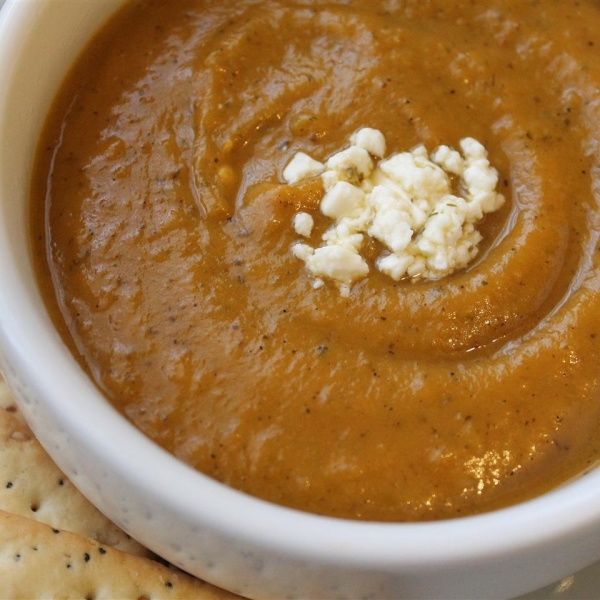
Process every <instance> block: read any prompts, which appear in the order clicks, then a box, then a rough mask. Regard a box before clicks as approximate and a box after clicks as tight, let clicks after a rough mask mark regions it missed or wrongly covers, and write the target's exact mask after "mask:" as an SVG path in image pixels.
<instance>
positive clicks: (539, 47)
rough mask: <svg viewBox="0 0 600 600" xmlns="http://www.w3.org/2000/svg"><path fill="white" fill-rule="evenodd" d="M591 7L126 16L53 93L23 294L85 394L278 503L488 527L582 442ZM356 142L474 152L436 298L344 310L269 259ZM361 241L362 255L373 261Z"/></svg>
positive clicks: (380, 301)
mask: <svg viewBox="0 0 600 600" xmlns="http://www.w3.org/2000/svg"><path fill="white" fill-rule="evenodd" d="M598 31H600V3H598V2H597V1H594V0H589V1H585V0H578V1H572V0H562V1H560V2H558V1H557V2H550V1H538V0H531V1H529V0H481V1H478V0H457V1H454V2H447V1H446V0H437V1H436V0H431V1H428V2H421V1H416V0H415V1H411V0H369V2H363V1H360V0H329V1H325V0H312V1H308V0H296V1H292V0H265V1H260V2H259V1H256V0H235V1H234V0H224V1H221V2H209V1H208V0H178V1H177V2H164V1H162V0H141V1H137V0H136V1H134V2H131V3H130V4H128V5H127V6H126V8H125V9H124V10H123V11H121V12H120V13H119V14H118V15H117V16H116V17H115V19H114V20H113V21H111V23H110V24H109V25H107V26H106V27H105V28H104V30H103V31H102V32H101V33H100V34H99V35H98V36H97V38H96V39H95V40H94V41H93V42H92V43H91V45H90V46H89V47H88V49H87V50H86V52H85V53H84V54H83V55H82V57H81V59H80V60H79V61H78V63H77V64H76V65H75V66H74V68H73V70H72V73H71V74H70V76H69V77H68V79H67V80H66V82H65V83H64V85H63V87H62V89H61V92H60V94H59V97H58V99H57V100H56V102H55V105H54V108H53V110H52V113H51V114H50V116H49V119H48V123H47V127H46V131H45V133H44V135H43V139H42V141H41V145H40V150H39V155H38V160H37V164H36V172H35V176H34V181H33V191H32V232H33V233H32V239H33V246H34V252H35V255H36V258H37V262H38V267H39V273H40V281H41V283H42V286H43V289H44V290H45V294H46V297H47V301H48V305H49V307H50V310H51V312H52V314H53V315H54V317H55V320H56V322H57V326H58V327H59V328H60V330H61V332H62V333H63V335H64V337H65V340H67V342H68V343H69V344H70V345H71V347H72V348H73V352H74V354H75V355H76V356H77V357H78V359H79V360H80V361H81V363H82V364H83V365H84V367H85V368H86V369H87V370H88V371H89V373H90V374H91V376H92V377H93V378H94V380H95V381H96V383H97V385H98V386H99V387H100V388H101V390H102V391H103V392H104V394H105V395H106V397H107V398H108V399H109V400H110V402H111V403H113V404H114V405H115V406H116V407H117V408H118V409H119V410H120V411H121V412H122V413H123V414H124V415H125V416H126V417H127V418H128V419H129V420H130V421H131V422H132V423H134V424H135V425H136V426H137V427H138V428H139V429H141V430H142V431H143V432H145V433H146V434H147V435H148V436H150V437H151V438H152V439H154V440H156V442H158V443H159V444H160V445H162V446H163V447H164V448H166V449H167V450H169V451H170V452H172V453H173V454H174V455H176V456H177V457H179V458H180V459H181V460H183V461H186V462H187V463H189V464H191V465H193V466H194V467H196V468H197V469H199V470H200V471H203V472H204V473H206V474H208V475H210V476H211V477H214V478H216V479H217V480H220V481H222V482H224V483H226V484H228V485H230V486H233V487H235V488H238V489H240V490H243V491H245V492H247V493H249V494H252V495H255V496H258V497H261V498H264V499H267V500H269V501H272V502H275V503H280V504H283V505H286V506H290V507H295V508H299V509H303V510H306V511H312V512H316V513H319V514H326V515H335V516H339V517H347V518H352V519H366V520H383V521H417V520H431V519H441V518H451V517H456V516H461V515H466V514H473V513H478V512H482V511H487V510H492V509H495V508H498V507H502V506H506V505H510V504H512V503H515V502H518V501H522V500H525V499H527V498H530V497H533V496H535V495H537V494H540V493H542V492H544V491H546V490H548V489H550V488H552V487H553V486H556V485H558V484H560V483H561V482H564V481H566V480H568V479H570V478H571V477H573V476H575V475H577V474H580V473H582V472H584V471H585V470H586V469H587V468H589V467H590V465H594V464H595V463H596V462H597V460H598V452H599V449H600V389H599V375H600V349H599V347H598V344H599V340H600V337H599V336H600V323H599V315H600V251H599V250H600V247H599V246H598V243H599V239H598V238H599V236H600V213H599V209H598V203H599V202H600V175H599V173H600V170H599V169H600V160H599V149H598V140H599V139H600V135H599V133H600V91H599V90H600V42H598V35H597V34H598ZM361 127H372V128H376V129H379V130H381V131H382V132H383V133H384V134H385V137H386V139H387V143H388V148H389V151H390V152H391V153H393V152H401V151H405V150H409V149H411V148H412V147H414V146H416V145H418V144H425V146H426V147H427V148H428V149H430V150H432V149H433V148H434V147H436V146H438V145H440V144H447V145H450V146H452V147H455V148H456V147H458V143H459V141H460V140H461V139H462V138H464V137H466V136H470V137H474V138H476V139H477V140H479V141H481V142H482V143H483V144H484V145H485V147H486V148H487V150H488V152H489V157H490V161H491V163H492V164H493V165H494V166H495V167H496V168H497V170H498V172H499V175H500V186H499V191H500V192H501V193H502V194H504V196H505V198H506V202H505V203H504V205H503V207H502V208H501V209H500V210H499V211H497V212H495V213H493V214H490V215H487V216H486V218H485V221H484V223H483V224H482V226H481V227H480V231H481V233H482V235H483V242H482V244H481V249H480V252H479V255H478V257H477V259H476V260H475V261H474V262H473V263H472V264H471V265H470V266H469V267H468V268H467V269H464V270H462V271H458V272H455V273H454V274H452V275H450V276H448V277H446V278H443V279H439V280H436V281H419V282H411V281H409V280H401V281H399V282H395V281H393V280H392V279H390V278H389V277H386V276H385V275H383V274H381V273H379V272H378V271H377V270H376V269H371V272H370V274H369V276H368V277H366V278H364V279H363V280H361V281H359V282H357V283H356V284H355V285H354V286H353V287H352V289H351V290H350V293H349V295H348V297H344V296H342V295H340V293H339V291H338V289H337V288H336V287H335V286H334V285H331V284H329V283H326V284H325V285H324V286H323V287H321V288H320V289H313V286H312V281H311V278H310V276H309V274H307V272H306V270H305V268H304V265H303V263H302V262H301V261H299V260H298V259H297V258H295V257H294V256H293V254H292V252H291V250H290V249H291V246H292V245H293V244H294V243H295V242H297V241H298V237H299V236H298V234H296V233H295V231H294V228H293V226H292V220H293V217H294V215H295V214H296V213H297V212H299V211H304V212H308V213H309V214H311V215H312V216H313V217H314V219H315V231H316V235H317V236H318V235H320V234H322V232H323V231H324V230H325V229H326V227H327V226H328V224H329V222H328V219H326V218H325V217H324V216H323V215H321V214H320V213H319V210H318V204H319V202H320V200H321V198H322V196H323V186H322V183H321V180H320V179H319V178H315V179H312V180H309V181H306V182H301V183H299V184H295V185H287V184H285V182H284V180H283V178H282V172H283V169H284V167H285V166H286V165H287V163H288V162H289V161H290V159H291V158H292V157H293V156H294V155H295V154H296V153H297V152H299V151H302V152H306V153H307V154H309V155H310V156H312V157H314V158H315V159H318V160H320V161H324V160H326V159H327V157H328V156H330V155H332V154H333V153H335V152H338V151H340V150H342V149H343V148H345V147H346V145H347V143H348V139H349V138H350V136H351V135H352V133H353V132H355V131H357V130H358V129H360V128H361ZM380 250H381V248H380V247H379V246H378V245H377V242H375V241H372V242H370V246H369V247H368V248H367V249H366V251H365V252H364V253H363V254H365V256H366V257H367V260H369V261H373V260H374V259H375V258H376V257H377V256H378V255H379V253H380Z"/></svg>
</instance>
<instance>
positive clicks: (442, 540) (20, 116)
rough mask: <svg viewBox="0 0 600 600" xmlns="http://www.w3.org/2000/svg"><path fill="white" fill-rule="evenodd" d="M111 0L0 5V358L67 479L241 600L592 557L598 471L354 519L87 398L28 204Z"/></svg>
mask: <svg viewBox="0 0 600 600" xmlns="http://www.w3.org/2000/svg"><path fill="white" fill-rule="evenodd" d="M119 4H121V0H8V2H7V4H6V5H5V7H4V9H3V10H2V12H0V330H1V331H0V346H1V354H2V358H1V368H2V372H3V373H4V375H5V377H6V379H7V381H8V383H9V385H10V387H11V389H12V391H13V392H14V393H15V395H16V396H17V398H18V401H19V403H20V406H21V407H22V409H23V411H24V413H25V415H26V417H27V419H28V420H29V421H30V423H31V426H32V427H33V429H34V431H35V433H36V434H37V435H38V437H39V438H40V440H41V442H42V443H43V444H44V446H45V447H46V448H47V450H48V452H49V453H50V454H51V455H52V457H53V458H54V459H55V460H56V462H57V463H58V464H59V465H60V467H61V468H62V469H63V470H64V471H65V472H66V473H67V475H68V476H69V477H70V478H71V479H72V480H73V482H74V483H75V484H76V485H77V486H78V487H79V488H80V489H81V490H82V491H83V492H84V494H86V495H87V496H88V497H89V498H90V499H91V500H92V502H94V503H95V504H96V505H97V506H98V507H99V508H100V509H101V510H102V511H104V512H105V513H106V514H107V515H108V516H109V517H110V518H111V519H113V520H114V521H115V522H116V523H117V524H119V525H120V526H122V527H123V528H124V529H126V530H127V531H128V532H129V533H130V534H131V535H132V536H134V537H135V538H137V539H138V540H140V541H141V542H142V543H144V544H146V545H147V546H148V547H149V548H151V549H153V550H154V551H156V552H157V553H158V554H160V555H162V556H164V557H165V558H167V559H168V560H170V561H172V562H173V563H175V564H176V565H179V566H181V567H182V568H184V569H186V570H188V571H190V572H191V573H194V574H196V575H198V576H199V577H201V578H204V579H206V580H208V581H211V582H213V583H215V584H217V585H220V586H223V587H225V588H228V589H231V590H234V591H237V592H240V593H242V594H245V595H247V596H249V597H255V598H259V597H260V598H269V597H271V598H283V597H290V598H291V597H299V598H305V599H306V598H311V599H312V598H314V599H316V598H342V597H348V598H358V597H381V598H445V599H450V598H462V599H464V598H508V597H511V596H515V595H518V594H521V593H525V592H527V591H530V590H533V589H536V588H538V587H541V586H543V585H546V584H549V583H551V582H553V581H556V580H558V579H559V578H561V577H563V576H565V575H568V574H569V573H571V572H574V571H576V570H578V569H580V568H583V567H584V566H586V565H588V564H591V563H592V562H594V561H596V560H598V559H600V470H597V471H596V472H593V473H591V474H589V475H587V476H585V477H583V478H580V479H579V480H577V481H574V482H572V483H570V484H569V485H565V486H563V487H562V488H561V489H558V490H556V491H554V492H552V493H549V494H546V495H545V496H543V497H541V498H538V499H536V500H533V501H531V502H527V503H524V504H521V505H519V506H515V507H513V508H508V509H505V510H501V511H497V512H493V513H489V514H485V515H482V516H476V517H469V518H464V519H457V520H452V521H445V522H438V523H423V524H376V523H358V522H350V521H344V520H337V519H331V518H321V517H317V516H313V515H308V514H303V513H300V512H296V511H293V510H288V509H285V508H281V507H278V506H273V505H270V504H268V503H266V502H262V501H260V500H256V499H254V498H251V497H248V496H246V495H244V494H241V493H239V492H236V491H234V490H231V489H229V488H227V487H225V486H223V485H221V484H219V483H216V482H214V481H212V480H211V479H209V478H207V477H205V476H203V475H201V474H199V473H197V472H195V471H193V470H192V469H190V468H188V467H187V466H185V465H183V464H182V463H180V462H178V461H177V460H176V459H175V458H173V457H172V456H170V455H169V454H167V453H165V452H164V451H163V450H161V449H160V448H159V447H158V446H156V445H155V444H154V443H153V442H151V441H150V440H148V439H147V438H146V437H144V436H143V435H142V434H141V433H139V432H138V431H137V430H136V429H134V428H133V427H132V426H131V425H130V424H129V423H128V422H127V421H126V420H125V419H123V418H122V417H121V416H120V415H119V414H117V412H115V411H114V410H113V409H112V408H111V406H109V404H108V403H107V402H105V400H104V399H103V398H102V396H101V395H100V393H99V392H98V390H97V389H96V387H95V386H94V385H93V384H92V383H91V382H90V381H89V380H88V379H87V378H86V376H85V375H84V373H83V372H82V371H81V369H80V368H79V367H78V365H77V363H76V362H75V360H74V359H73V358H72V356H71V355H70V353H69V351H68V350H67V348H66V347H65V346H64V345H63V343H62V342H61V340H60V338H59V336H58V334H57V333H56V332H55V330H54V328H53V326H52V323H51V321H50V319H49V317H48V315H47V313H46V310H45V308H44V304H43V302H42V299H41V297H40V293H39V291H38V288H37V285H36V279H35V276H34V271H33V268H32V261H31V255H30V249H29V243H28V223H27V203H28V189H29V180H30V173H31V168H32V161H33V156H34V150H35V148H36V143H37V140H38V136H39V133H40V129H41V127H42V123H43V120H44V117H45V115H46V113H47V111H48V109H49V106H50V103H51V101H52V98H53V95H54V94H55V92H56V91H57V88H58V86H59V84H60V82H61V79H62V77H63V75H64V74H65V72H66V70H67V69H68V67H69V66H70V64H71V63H72V62H73V61H74V59H75V57H76V55H77V54H78V52H79V51H80V50H81V49H82V47H83V46H84V44H85V42H86V40H87V39H89V37H90V36H91V35H92V33H93V32H94V31H95V30H96V29H97V27H98V26H99V25H100V24H101V23H102V22H103V20H104V19H106V18H107V16H108V15H109V14H110V13H111V12H112V11H113V10H114V9H115V8H116V7H117V6H118V5H119Z"/></svg>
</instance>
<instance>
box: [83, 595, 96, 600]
mask: <svg viewBox="0 0 600 600" xmlns="http://www.w3.org/2000/svg"><path fill="white" fill-rule="evenodd" d="M85 600H96V596H94V594H86V595H85Z"/></svg>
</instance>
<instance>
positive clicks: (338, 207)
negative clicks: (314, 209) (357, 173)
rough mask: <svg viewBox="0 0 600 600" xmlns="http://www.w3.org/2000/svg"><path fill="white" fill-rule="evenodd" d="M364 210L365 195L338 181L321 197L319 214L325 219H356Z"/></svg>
mask: <svg viewBox="0 0 600 600" xmlns="http://www.w3.org/2000/svg"><path fill="white" fill-rule="evenodd" d="M364 208H365V193H364V192H363V191H362V190H361V189H360V188H357V187H356V186H354V185H352V184H351V183H348V182H347V181H338V182H337V183H336V184H335V185H334V186H333V187H332V188H331V189H330V190H329V191H328V192H327V193H326V194H325V196H324V197H323V200H322V201H321V212H322V213H323V214H324V215H325V216H326V217H331V218H332V219H341V218H342V217H358V216H359V215H360V214H361V213H362V212H363V210H364Z"/></svg>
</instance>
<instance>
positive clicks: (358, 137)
mask: <svg viewBox="0 0 600 600" xmlns="http://www.w3.org/2000/svg"><path fill="white" fill-rule="evenodd" d="M350 143H351V144H353V145H354V146H358V147H359V148H363V149H364V150H366V151H367V152H368V153H369V154H372V155H373V156H376V157H377V158H383V157H384V156H385V149H386V145H385V137H384V135H383V133H381V131H379V130H378V129H372V128H371V127H363V128H362V129H359V130H358V131H357V132H355V133H353V134H352V137H351V138H350Z"/></svg>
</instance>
